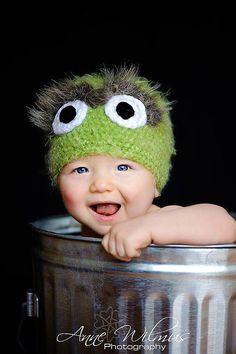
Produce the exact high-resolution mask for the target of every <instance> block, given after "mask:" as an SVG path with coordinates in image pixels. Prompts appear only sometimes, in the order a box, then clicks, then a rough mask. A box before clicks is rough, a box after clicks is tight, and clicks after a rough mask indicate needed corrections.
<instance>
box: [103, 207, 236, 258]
mask: <svg viewBox="0 0 236 354" xmlns="http://www.w3.org/2000/svg"><path fill="white" fill-rule="evenodd" d="M235 240H236V222H235V221H234V219H233V218H232V217H231V216H230V215H229V214H228V213H227V211H226V210H225V209H224V208H222V207H220V206H217V205H213V204H196V205H192V206H188V207H181V206H167V207H164V208H162V209H159V208H157V207H155V206H153V207H152V208H151V209H150V211H149V212H148V213H147V214H145V215H143V216H140V217H136V218H133V219H130V220H127V221H125V222H122V223H119V224H116V225H114V226H113V227H111V229H110V231H109V232H108V233H107V234H106V235H105V236H104V237H103V241H102V244H103V246H104V248H105V249H106V251H107V252H108V253H111V254H112V255H113V256H115V257H116V258H118V259H121V260H126V261H128V260H130V259H131V258H134V257H138V256H140V253H141V250H142V249H143V248H145V247H147V246H148V245H150V244H151V243H154V244H157V245H158V244H159V245H163V244H191V245H207V244H220V243H232V242H234V241H235Z"/></svg>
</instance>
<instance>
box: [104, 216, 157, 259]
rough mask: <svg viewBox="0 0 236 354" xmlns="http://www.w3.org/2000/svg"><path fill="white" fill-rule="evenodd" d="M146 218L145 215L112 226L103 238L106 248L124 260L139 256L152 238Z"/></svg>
mask: <svg viewBox="0 0 236 354" xmlns="http://www.w3.org/2000/svg"><path fill="white" fill-rule="evenodd" d="M145 219H146V218H145V215H144V216H141V217H138V218H133V219H130V220H127V221H124V222H121V223H119V224H116V225H114V226H112V227H111V229H110V230H109V232H108V233H107V234H106V235H105V236H104V237H103V240H102V245H103V247H104V248H105V250H106V251H107V252H108V253H110V254H112V255H113V256H114V257H116V258H117V259H120V260H122V261H130V260H131V259H132V258H135V257H139V256H140V254H141V250H142V249H143V248H145V247H147V246H148V245H150V244H151V240H152V238H151V232H150V231H149V228H148V225H147V223H146V222H145V221H146V220H145Z"/></svg>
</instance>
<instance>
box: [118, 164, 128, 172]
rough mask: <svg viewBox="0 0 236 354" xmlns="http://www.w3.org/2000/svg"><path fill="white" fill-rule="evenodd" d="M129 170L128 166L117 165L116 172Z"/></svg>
mask: <svg viewBox="0 0 236 354" xmlns="http://www.w3.org/2000/svg"><path fill="white" fill-rule="evenodd" d="M129 168H130V167H129V165H118V166H117V170H118V171H128V169H129Z"/></svg>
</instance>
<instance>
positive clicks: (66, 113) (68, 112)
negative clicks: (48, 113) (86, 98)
mask: <svg viewBox="0 0 236 354" xmlns="http://www.w3.org/2000/svg"><path fill="white" fill-rule="evenodd" d="M75 116H76V109H75V107H73V106H67V107H65V108H63V109H62V110H61V113H60V122H62V123H70V122H71V121H72V120H73V119H74V118H75Z"/></svg>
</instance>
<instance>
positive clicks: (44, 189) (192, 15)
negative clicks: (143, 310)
mask: <svg viewBox="0 0 236 354" xmlns="http://www.w3.org/2000/svg"><path fill="white" fill-rule="evenodd" d="M160 4H162V2H156V3H155V2H153V4H152V2H144V3H140V4H138V3H137V2H128V1H117V2H100V3H96V4H95V5H94V4H93V3H79V2H78V3H77V5H76V6H75V5H74V4H72V3H70V2H66V3H64V4H63V5H61V7H60V5H59V4H57V5H53V7H52V9H49V8H48V6H49V4H47V5H46V4H43V3H41V4H40V5H39V4H38V5H37V4H34V5H30V6H28V5H27V6H26V5H25V6H24V5H22V4H21V5H13V4H12V5H11V6H9V9H6V10H5V11H4V12H2V19H3V18H4V19H5V20H6V24H5V25H4V26H2V29H1V33H2V49H1V52H2V54H1V56H2V80H1V83H2V98H3V101H2V105H1V106H2V114H1V121H2V123H1V129H2V131H1V141H2V154H1V157H2V177H3V182H2V194H1V195H2V209H3V210H4V213H3V214H2V215H3V216H2V235H1V243H2V252H1V260H2V266H1V269H2V274H3V278H2V282H1V294H2V295H3V300H2V305H3V309H4V311H3V312H4V320H3V322H2V323H3V326H4V331H2V332H1V335H2V338H1V342H3V341H5V342H6V345H7V347H8V349H7V352H11V353H13V352H15V353H20V351H19V350H18V349H17V345H16V343H15V337H16V331H17V325H18V323H19V319H20V305H21V303H22V302H23V301H24V300H25V291H26V289H27V288H29V287H31V286H32V276H31V241H30V234H31V232H30V229H29V226H28V225H29V223H30V222H31V221H33V220H36V219H38V218H40V217H43V216H48V215H53V214H60V213H64V212H65V210H64V207H63V205H62V203H61V201H60V198H59V196H58V195H57V194H56V193H55V192H54V191H53V190H52V189H51V187H50V184H49V181H48V178H47V176H46V172H45V170H44V152H45V148H44V143H43V140H42V136H41V132H40V131H39V130H38V129H37V128H35V127H33V126H32V125H31V124H30V123H29V122H28V120H27V113H26V107H27V106H30V105H32V103H33V100H34V94H35V92H36V91H38V90H39V89H40V88H41V87H42V86H44V85H46V84H47V83H49V81H50V80H51V79H60V78H62V77H64V76H66V75H68V74H70V73H75V74H79V75H80V74H84V73H87V72H93V71H96V70H98V69H99V68H101V67H103V66H104V65H107V66H112V65H114V64H115V65H119V64H124V63H128V64H129V63H134V64H137V65H139V67H140V74H141V75H143V76H146V77H147V78H149V79H150V80H152V81H154V82H156V81H157V82H160V83H161V88H162V89H163V90H164V91H165V92H167V91H169V99H170V100H175V101H176V102H175V104H174V108H173V111H172V120H173V124H174V130H175V137H176V149H177V156H176V157H175V159H174V167H173V170H172V174H171V178H170V181H169V183H168V185H167V187H166V188H165V190H164V192H163V195H162V197H161V198H160V199H159V205H160V206H163V205H167V204H180V205H189V204H193V203H201V202H208V203H215V204H219V205H221V206H223V207H225V208H226V209H227V210H228V211H230V212H231V211H236V198H235V181H236V173H235V162H236V158H235V157H236V149H235V147H236V143H235V127H236V124H235V119H236V117H235V107H234V105H235V62H236V61H235V56H234V50H235V37H234V17H233V11H232V9H231V8H230V7H227V5H224V6H220V5H216V4H214V6H212V7H211V6H209V7H208V8H206V7H204V6H202V7H201V8H200V6H198V7H197V6H194V5H193V3H192V4H191V8H190V7H189V5H187V3H186V4H184V3H181V4H178V5H175V6H174V7H173V5H168V4H167V3H165V5H163V4H162V5H160ZM5 315H6V316H5ZM8 338H10V340H9V339H8Z"/></svg>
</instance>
